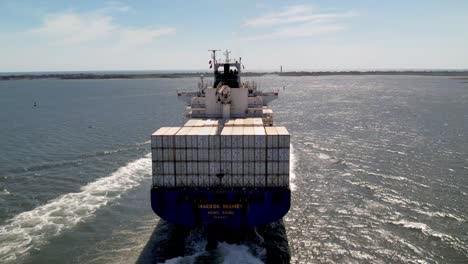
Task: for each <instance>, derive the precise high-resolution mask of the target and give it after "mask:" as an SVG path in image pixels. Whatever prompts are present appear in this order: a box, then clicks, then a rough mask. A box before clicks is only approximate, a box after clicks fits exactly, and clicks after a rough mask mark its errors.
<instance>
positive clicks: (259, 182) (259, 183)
mask: <svg viewBox="0 0 468 264" xmlns="http://www.w3.org/2000/svg"><path fill="white" fill-rule="evenodd" d="M254 184H255V187H265V186H266V182H265V175H255V183H254Z"/></svg>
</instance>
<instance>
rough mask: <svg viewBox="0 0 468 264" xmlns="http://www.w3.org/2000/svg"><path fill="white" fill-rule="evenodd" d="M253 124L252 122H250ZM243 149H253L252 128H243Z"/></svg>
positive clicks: (253, 136)
mask: <svg viewBox="0 0 468 264" xmlns="http://www.w3.org/2000/svg"><path fill="white" fill-rule="evenodd" d="M251 123H253V122H251ZM243 135H244V136H243V142H242V144H243V148H253V147H255V142H254V141H255V130H254V128H253V127H252V126H249V127H244V128H243Z"/></svg>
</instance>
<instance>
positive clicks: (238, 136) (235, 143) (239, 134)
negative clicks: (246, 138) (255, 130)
mask: <svg viewBox="0 0 468 264" xmlns="http://www.w3.org/2000/svg"><path fill="white" fill-rule="evenodd" d="M243 134H244V129H243V128H242V127H233V128H232V148H243Z"/></svg>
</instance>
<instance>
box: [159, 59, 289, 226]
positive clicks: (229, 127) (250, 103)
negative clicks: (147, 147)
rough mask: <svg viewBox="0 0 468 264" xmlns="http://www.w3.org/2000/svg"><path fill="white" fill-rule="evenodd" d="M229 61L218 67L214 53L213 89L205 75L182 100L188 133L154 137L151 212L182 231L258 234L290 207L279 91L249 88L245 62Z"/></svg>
mask: <svg viewBox="0 0 468 264" xmlns="http://www.w3.org/2000/svg"><path fill="white" fill-rule="evenodd" d="M225 56H226V58H225V60H224V61H218V60H217V58H216V50H212V60H211V61H210V64H211V66H212V68H213V75H214V80H213V82H212V83H207V82H205V80H204V78H203V76H202V77H201V80H200V82H199V84H198V91H195V92H178V93H177V95H178V97H179V99H181V100H182V101H183V102H184V103H186V105H187V109H186V117H187V118H188V121H187V122H186V123H185V124H184V126H182V127H162V128H160V129H158V130H157V131H156V132H155V133H153V135H152V136H151V148H152V162H153V174H152V175H153V187H152V189H151V206H152V208H153V210H154V212H155V213H156V214H157V215H159V216H160V217H161V218H163V219H165V220H167V221H169V222H172V223H175V224H178V225H183V226H191V227H193V226H199V225H223V226H226V227H231V228H242V227H256V226H260V225H265V224H268V223H270V222H273V221H276V220H278V219H280V218H282V217H283V216H284V215H285V214H286V213H287V212H288V210H289V207H290V196H291V194H290V189H289V144H290V136H289V133H288V131H287V129H286V128H285V127H276V126H273V111H272V110H271V109H270V108H269V107H268V104H269V103H270V102H271V101H273V100H275V99H277V98H278V92H262V91H259V90H258V89H257V85H256V84H255V83H254V82H243V80H242V79H241V72H242V69H241V67H242V66H243V65H242V60H241V58H239V59H238V60H231V59H230V58H229V52H228V51H226V52H225Z"/></svg>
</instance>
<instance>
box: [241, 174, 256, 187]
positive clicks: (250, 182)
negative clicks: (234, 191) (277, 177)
mask: <svg viewBox="0 0 468 264" xmlns="http://www.w3.org/2000/svg"><path fill="white" fill-rule="evenodd" d="M242 179H243V186H244V187H254V186H255V176H248V177H243V178H242Z"/></svg>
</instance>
